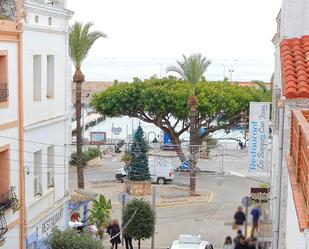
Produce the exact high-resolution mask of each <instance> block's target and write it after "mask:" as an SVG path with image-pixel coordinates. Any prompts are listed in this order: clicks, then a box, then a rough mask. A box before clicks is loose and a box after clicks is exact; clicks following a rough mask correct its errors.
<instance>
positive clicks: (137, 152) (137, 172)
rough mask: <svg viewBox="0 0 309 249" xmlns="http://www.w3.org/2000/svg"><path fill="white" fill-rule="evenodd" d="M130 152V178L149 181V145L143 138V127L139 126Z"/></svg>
mask: <svg viewBox="0 0 309 249" xmlns="http://www.w3.org/2000/svg"><path fill="white" fill-rule="evenodd" d="M130 154H131V156H132V159H131V171H130V180H132V181H147V180H149V179H150V174H149V168H148V156H147V146H146V142H145V140H144V138H143V129H142V128H141V127H140V126H139V127H138V128H137V131H136V133H135V136H134V140H133V144H132V146H131V150H130Z"/></svg>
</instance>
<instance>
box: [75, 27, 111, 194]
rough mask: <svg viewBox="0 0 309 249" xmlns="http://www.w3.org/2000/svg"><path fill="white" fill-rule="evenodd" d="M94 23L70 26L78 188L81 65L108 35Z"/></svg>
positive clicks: (81, 180) (80, 172)
mask: <svg viewBox="0 0 309 249" xmlns="http://www.w3.org/2000/svg"><path fill="white" fill-rule="evenodd" d="M92 25H93V24H92V23H90V22H89V23H86V24H85V25H83V24H82V23H80V22H75V23H74V24H73V25H72V26H71V27H70V34H69V53H70V57H71V59H72V62H73V64H74V67H75V73H74V76H73V82H74V83H75V84H76V88H75V96H76V98H75V112H76V151H77V157H76V161H77V182H78V188H84V171H83V162H82V146H83V144H82V133H81V130H82V129H81V123H80V119H81V91H82V89H81V86H82V83H83V82H84V80H85V76H84V75H83V73H82V71H81V66H82V63H83V61H84V59H85V58H86V57H87V55H88V53H89V51H90V49H91V47H92V45H93V44H94V42H95V41H96V40H97V39H99V38H101V37H107V35H106V34H104V33H102V32H99V31H92V32H91V31H90V28H91V27H92Z"/></svg>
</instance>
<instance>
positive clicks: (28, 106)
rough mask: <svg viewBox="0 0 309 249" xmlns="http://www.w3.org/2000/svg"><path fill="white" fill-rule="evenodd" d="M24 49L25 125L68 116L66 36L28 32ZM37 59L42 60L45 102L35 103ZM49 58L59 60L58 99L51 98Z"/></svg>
mask: <svg viewBox="0 0 309 249" xmlns="http://www.w3.org/2000/svg"><path fill="white" fill-rule="evenodd" d="M23 46H24V48H23V52H24V55H23V60H24V110H25V112H24V125H25V126H29V125H31V124H35V123H37V122H40V121H43V120H50V119H53V118H56V117H59V116H63V115H65V114H66V107H65V105H66V97H67V96H66V91H65V88H66V81H65V80H66V64H65V62H66V60H65V55H66V52H65V49H66V36H65V35H61V34H53V33H42V32H35V31H32V30H25V32H24V45H23ZM33 55H41V56H42V79H41V96H42V98H41V101H33ZM47 55H54V56H55V57H54V58H55V78H54V98H47ZM28 110H31V111H28Z"/></svg>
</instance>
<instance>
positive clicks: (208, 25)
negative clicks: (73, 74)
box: [68, 0, 281, 74]
mask: <svg viewBox="0 0 309 249" xmlns="http://www.w3.org/2000/svg"><path fill="white" fill-rule="evenodd" d="M280 6H281V0H88V1H85V0H68V8H69V9H70V10H73V11H74V12H75V15H74V17H73V20H79V21H83V22H88V21H92V22H94V24H95V29H97V30H100V31H103V32H105V33H107V35H108V39H101V40H99V41H98V42H97V43H96V44H95V45H94V47H93V49H92V50H91V53H90V55H89V57H90V60H91V58H94V57H96V58H98V57H104V58H106V59H110V60H112V59H119V58H120V59H125V58H126V59H128V58H131V59H134V58H144V59H158V60H159V61H160V60H163V59H176V58H180V56H181V54H186V55H189V54H190V53H193V52H201V53H202V54H203V55H205V56H207V57H209V58H210V59H212V60H213V61H214V62H215V63H217V64H218V63H219V64H220V63H222V61H224V63H227V64H228V63H230V66H232V64H233V63H234V61H236V62H235V63H237V61H241V62H245V61H247V60H251V61H258V62H257V63H256V67H257V68H256V69H257V70H259V67H263V64H265V66H266V65H267V67H268V69H267V70H268V71H271V67H272V65H273V59H274V58H273V53H274V48H273V45H272V43H271V39H272V37H273V35H274V34H275V31H276V22H275V18H276V16H277V14H278V12H279V9H280ZM220 65H222V64H220ZM88 66H89V65H88ZM228 66H229V65H227V67H228ZM227 70H228V68H227ZM263 70H264V69H263ZM268 71H267V73H268ZM235 74H236V72H235Z"/></svg>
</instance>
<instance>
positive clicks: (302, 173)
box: [290, 110, 309, 218]
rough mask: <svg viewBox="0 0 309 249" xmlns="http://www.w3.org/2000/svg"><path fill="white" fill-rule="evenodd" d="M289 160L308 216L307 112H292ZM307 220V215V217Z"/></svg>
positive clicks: (308, 142)
mask: <svg viewBox="0 0 309 249" xmlns="http://www.w3.org/2000/svg"><path fill="white" fill-rule="evenodd" d="M290 158H291V162H292V167H293V170H295V175H296V182H297V183H298V184H299V186H300V188H301V192H302V193H303V196H304V199H305V203H304V205H305V206H306V212H307V215H308V214H309V182H308V180H309V178H308V172H309V110H293V111H292V117H291V144H290ZM308 218H309V215H308Z"/></svg>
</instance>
